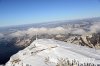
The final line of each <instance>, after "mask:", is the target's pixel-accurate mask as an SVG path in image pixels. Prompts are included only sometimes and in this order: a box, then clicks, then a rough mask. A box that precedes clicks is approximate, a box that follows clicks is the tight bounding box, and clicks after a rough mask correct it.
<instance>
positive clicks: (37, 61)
mask: <svg viewBox="0 0 100 66" xmlns="http://www.w3.org/2000/svg"><path fill="white" fill-rule="evenodd" d="M86 50H87V51H86ZM66 58H67V60H68V59H69V60H68V61H71V63H73V61H72V60H74V59H75V61H76V62H77V63H78V64H82V63H92V64H99V63H100V50H96V52H95V50H94V49H92V48H87V47H82V46H79V45H75V44H71V43H66V42H62V41H58V40H53V39H38V40H35V41H34V42H32V43H31V44H30V46H28V47H26V48H25V49H24V50H21V51H19V52H18V53H17V54H15V55H13V56H12V57H11V58H10V60H9V61H8V62H7V63H6V65H5V66H40V65H41V66H59V63H61V62H62V63H63V62H66V61H65V60H64V59H66ZM85 59H87V60H85ZM75 65H76V66H78V65H77V64H75Z"/></svg>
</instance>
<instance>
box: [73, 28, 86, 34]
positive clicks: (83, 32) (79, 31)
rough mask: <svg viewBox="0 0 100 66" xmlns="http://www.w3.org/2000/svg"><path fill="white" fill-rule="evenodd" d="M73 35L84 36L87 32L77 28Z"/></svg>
mask: <svg viewBox="0 0 100 66" xmlns="http://www.w3.org/2000/svg"><path fill="white" fill-rule="evenodd" d="M71 33H72V34H78V35H82V34H85V33H86V31H85V30H84V29H80V28H76V29H74V30H73V31H72V32H71Z"/></svg>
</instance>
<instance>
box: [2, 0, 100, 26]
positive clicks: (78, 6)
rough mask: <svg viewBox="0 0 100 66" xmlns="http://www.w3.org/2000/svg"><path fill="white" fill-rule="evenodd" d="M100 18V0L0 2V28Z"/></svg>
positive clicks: (8, 0)
mask: <svg viewBox="0 0 100 66" xmlns="http://www.w3.org/2000/svg"><path fill="white" fill-rule="evenodd" d="M90 17H100V0H0V26H10V25H22V24H31V23H42V22H50V21H59V20H73V19H82V18H90Z"/></svg>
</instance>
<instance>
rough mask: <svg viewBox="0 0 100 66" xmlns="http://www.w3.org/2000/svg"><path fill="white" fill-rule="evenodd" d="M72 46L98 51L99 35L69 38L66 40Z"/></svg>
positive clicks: (99, 44) (99, 47)
mask: <svg viewBox="0 0 100 66" xmlns="http://www.w3.org/2000/svg"><path fill="white" fill-rule="evenodd" d="M66 41H67V42H71V43H74V44H78V45H82V46H87V47H90V48H96V49H100V33H93V34H87V35H82V36H74V37H70V38H68V39H67V40H66Z"/></svg>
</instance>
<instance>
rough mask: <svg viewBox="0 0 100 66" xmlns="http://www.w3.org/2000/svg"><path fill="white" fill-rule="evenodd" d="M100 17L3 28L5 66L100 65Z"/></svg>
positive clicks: (0, 32)
mask: <svg viewBox="0 0 100 66" xmlns="http://www.w3.org/2000/svg"><path fill="white" fill-rule="evenodd" d="M99 26H100V17H95V18H87V19H80V20H64V21H55V22H48V23H38V24H29V25H24V26H23V25H20V26H12V27H1V28H0V51H2V52H0V64H3V65H5V66H83V65H84V66H89V65H90V66H95V65H98V66H99V65H100V28H99Z"/></svg>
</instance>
